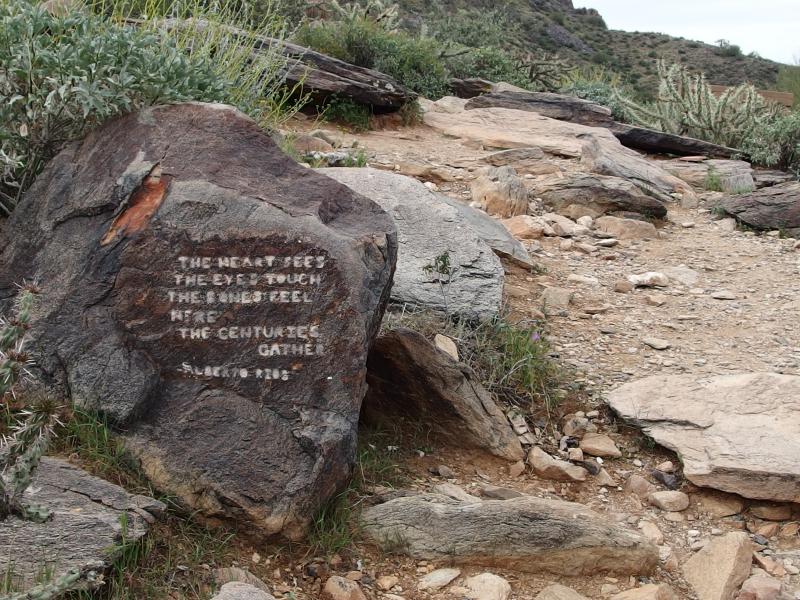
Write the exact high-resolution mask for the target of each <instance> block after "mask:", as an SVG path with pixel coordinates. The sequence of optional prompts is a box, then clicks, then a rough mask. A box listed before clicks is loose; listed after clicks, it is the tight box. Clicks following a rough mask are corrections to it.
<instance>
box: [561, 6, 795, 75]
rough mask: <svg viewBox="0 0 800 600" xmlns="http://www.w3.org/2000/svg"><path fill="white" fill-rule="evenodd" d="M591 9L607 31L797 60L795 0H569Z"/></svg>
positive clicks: (788, 61) (780, 59)
mask: <svg viewBox="0 0 800 600" xmlns="http://www.w3.org/2000/svg"><path fill="white" fill-rule="evenodd" d="M573 4H574V5H575V7H576V8H578V7H581V6H586V7H591V8H596V9H597V10H598V11H600V14H601V15H603V18H604V19H605V21H606V24H607V25H608V26H609V28H610V29H623V30H625V31H656V32H659V33H668V34H669V35H673V36H677V37H685V38H687V39H692V40H700V41H702V42H708V43H715V42H716V41H717V40H719V39H726V40H730V42H731V43H732V44H738V45H739V46H741V47H742V50H743V51H744V52H745V53H749V52H753V51H755V52H758V53H759V54H760V55H761V56H763V57H764V58H770V59H772V60H777V61H780V62H784V63H794V62H795V57H797V59H798V60H800V0H573Z"/></svg>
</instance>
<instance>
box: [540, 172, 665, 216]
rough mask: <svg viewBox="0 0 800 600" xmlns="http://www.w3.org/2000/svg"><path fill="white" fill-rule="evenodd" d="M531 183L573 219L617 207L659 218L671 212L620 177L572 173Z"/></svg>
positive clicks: (553, 206) (601, 212) (551, 204)
mask: <svg viewBox="0 0 800 600" xmlns="http://www.w3.org/2000/svg"><path fill="white" fill-rule="evenodd" d="M528 185H529V187H530V189H531V190H532V192H533V193H534V194H535V195H536V196H537V197H539V198H541V199H542V201H543V202H544V203H545V205H547V206H548V207H549V208H552V209H553V210H554V211H555V212H557V213H558V214H560V215H564V216H565V217H569V218H571V219H578V218H579V217H583V216H590V217H599V216H602V215H604V214H606V213H610V212H617V211H623V212H635V213H639V214H641V215H644V216H647V217H651V218H656V219H663V218H664V217H666V216H667V208H666V206H664V204H662V203H661V202H660V201H658V200H656V199H655V198H653V197H652V196H648V195H647V194H645V193H644V192H643V191H642V190H641V189H639V188H638V187H637V186H635V185H634V184H632V183H631V182H629V181H627V180H625V179H620V178H619V177H609V176H606V175H595V174H591V173H570V174H565V175H563V176H554V177H545V178H540V179H534V180H532V181H531V182H530V183H529V184H528Z"/></svg>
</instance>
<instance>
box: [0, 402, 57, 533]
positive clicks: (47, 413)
mask: <svg viewBox="0 0 800 600" xmlns="http://www.w3.org/2000/svg"><path fill="white" fill-rule="evenodd" d="M20 416H21V417H22V418H21V419H20V420H19V421H18V422H17V424H16V425H14V426H12V428H11V434H10V435H8V436H5V437H4V439H3V448H1V449H0V456H2V459H0V466H1V467H2V470H1V471H0V520H2V519H4V518H5V517H7V516H9V515H11V514H15V515H17V516H19V517H22V518H23V519H27V520H30V521H38V522H42V521H46V520H47V519H49V518H50V512H49V511H48V510H47V509H46V508H44V507H43V506H39V505H36V504H26V503H25V502H23V494H24V493H25V490H27V489H28V486H29V485H30V484H31V479H32V477H33V473H34V471H35V470H36V468H37V467H38V466H39V461H40V460H41V458H42V456H43V455H44V453H45V450H47V444H48V443H49V441H50V438H51V437H52V435H53V428H54V427H55V426H56V425H57V424H59V421H58V405H57V403H56V402H55V401H54V400H53V398H52V397H51V396H49V395H47V394H44V393H42V394H41V397H39V398H36V402H34V403H32V407H31V408H28V409H25V410H23V411H22V413H21V415H20Z"/></svg>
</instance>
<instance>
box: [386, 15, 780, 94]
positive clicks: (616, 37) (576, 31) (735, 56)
mask: <svg viewBox="0 0 800 600" xmlns="http://www.w3.org/2000/svg"><path fill="white" fill-rule="evenodd" d="M400 5H401V6H402V8H403V10H404V11H405V12H406V16H407V17H408V18H409V20H410V22H411V23H417V24H419V23H420V22H423V21H425V19H426V18H429V17H431V16H436V15H440V14H454V13H455V12H456V11H458V10H460V9H466V10H489V9H491V8H496V6H497V5H495V4H494V3H487V2H484V1H483V0H442V1H440V2H423V1H421V0H400ZM504 5H505V11H506V12H507V14H508V17H509V19H510V20H511V21H512V22H513V23H514V24H516V25H518V27H517V30H516V32H515V33H514V39H513V41H512V43H513V44H514V45H515V46H518V47H519V48H524V49H526V50H530V49H532V47H533V48H539V49H541V50H544V51H548V52H555V51H558V53H559V54H561V55H563V56H565V57H567V58H569V59H571V61H573V62H575V63H577V64H579V65H586V66H590V65H600V66H603V67H606V68H608V69H611V70H613V71H615V72H618V73H625V74H626V77H627V78H628V82H629V83H630V84H631V85H632V86H633V87H635V88H637V89H638V90H641V91H648V90H652V89H654V87H655V85H656V82H657V74H656V60H657V59H659V58H665V59H667V60H668V61H670V62H675V63H681V64H685V65H687V66H689V67H691V68H693V69H696V70H698V71H703V72H705V73H706V74H707V75H708V78H709V80H710V82H711V83H714V84H720V85H735V84H738V83H741V82H743V81H750V82H752V83H754V84H755V85H756V86H758V87H762V88H773V87H774V86H775V85H776V80H777V77H778V71H779V68H780V66H781V65H780V64H779V63H776V62H774V61H771V60H767V59H764V58H760V57H757V56H746V55H742V54H740V53H736V52H735V51H733V50H729V51H727V52H726V51H724V50H722V49H720V48H718V47H717V46H713V45H709V44H705V43H702V42H697V41H692V40H687V39H684V38H675V37H671V36H668V35H663V34H659V33H642V32H628V31H616V30H611V29H608V27H607V26H606V23H605V21H604V20H603V17H602V15H600V14H599V13H598V12H597V11H596V10H594V9H586V8H575V7H574V6H573V2H572V0H511V1H509V2H506V3H504Z"/></svg>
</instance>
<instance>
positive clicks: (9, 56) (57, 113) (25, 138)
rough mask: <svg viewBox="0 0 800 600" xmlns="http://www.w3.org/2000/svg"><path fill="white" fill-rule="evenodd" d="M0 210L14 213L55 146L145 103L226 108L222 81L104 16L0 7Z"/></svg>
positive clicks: (11, 4) (147, 34)
mask: <svg viewBox="0 0 800 600" xmlns="http://www.w3.org/2000/svg"><path fill="white" fill-rule="evenodd" d="M0 21H2V23H3V34H2V35H0V96H1V97H2V102H0V176H2V182H0V211H2V212H5V213H10V212H11V211H12V210H13V208H14V206H15V205H16V204H17V202H18V200H19V198H20V195H21V193H22V192H23V191H24V190H25V189H26V188H27V187H28V186H29V185H30V184H31V182H32V181H33V179H34V178H35V176H36V175H37V174H38V173H39V172H40V171H41V169H42V168H43V166H44V164H45V162H46V161H47V160H48V159H49V158H50V157H51V156H52V155H53V154H54V153H55V152H56V151H57V150H58V148H59V146H60V144H61V143H63V142H65V141H68V140H72V139H76V138H80V137H81V136H83V135H84V133H85V132H86V131H87V130H88V129H90V128H92V127H94V126H96V125H97V124H99V123H101V122H103V121H104V120H106V119H108V118H109V117H112V116H114V115H117V114H120V113H124V112H128V111H131V110H135V109H136V108H138V107H140V106H144V105H148V104H155V103H163V102H175V101H181V100H190V99H203V100H213V101H222V100H224V98H225V93H224V82H222V81H220V80H219V79H218V78H217V77H216V76H215V75H214V72H213V70H212V68H211V66H210V65H209V63H208V61H205V60H199V59H197V60H191V59H189V58H187V57H186V56H184V55H182V54H181V53H180V52H179V51H178V50H176V48H175V47H174V45H172V44H170V43H168V42H167V41H165V40H164V39H162V38H160V37H159V36H158V35H156V34H155V33H153V32H152V31H146V30H139V29H134V28H132V27H122V26H118V25H115V24H113V23H110V22H108V21H107V20H105V19H103V18H102V17H100V16H96V15H92V14H88V13H84V12H72V13H71V14H69V15H66V16H61V15H53V14H50V13H49V12H47V11H46V10H45V9H44V8H42V7H41V6H40V5H38V4H36V3H34V2H32V1H31V0H9V1H8V2H3V3H2V4H0Z"/></svg>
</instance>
